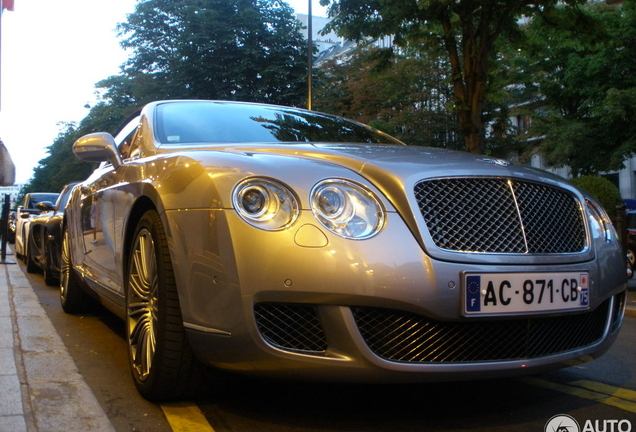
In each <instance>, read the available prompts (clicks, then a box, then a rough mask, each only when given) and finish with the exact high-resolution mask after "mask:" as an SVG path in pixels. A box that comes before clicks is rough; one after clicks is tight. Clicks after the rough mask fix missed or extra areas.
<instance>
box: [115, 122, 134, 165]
mask: <svg viewBox="0 0 636 432" xmlns="http://www.w3.org/2000/svg"><path fill="white" fill-rule="evenodd" d="M138 128H139V117H136V118H135V119H134V120H132V121H131V122H129V123H128V124H126V126H124V127H123V128H122V130H121V131H120V132H119V133H118V134H117V136H116V137H115V142H116V143H119V144H118V145H117V148H118V150H119V154H120V156H121V158H122V160H125V159H130V158H131V157H132V154H133V152H132V151H131V150H132V145H133V142H134V140H135V137H136V133H137V130H138Z"/></svg>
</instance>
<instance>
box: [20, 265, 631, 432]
mask: <svg viewBox="0 0 636 432" xmlns="http://www.w3.org/2000/svg"><path fill="white" fill-rule="evenodd" d="M20 265H21V266H23V264H22V263H21V262H20ZM28 279H29V280H30V282H31V284H32V286H33V287H34V290H35V292H36V294H37V296H38V298H39V299H40V302H41V303H42V306H43V307H44V309H45V311H46V313H47V314H48V315H49V318H50V319H51V321H52V323H53V325H54V326H55V328H56V330H57V332H58V333H59V335H60V336H61V338H62V339H63V341H64V343H65V344H66V346H67V348H68V350H69V352H70V354H71V356H72V357H73V359H74V361H75V363H76V365H77V367H78V369H79V371H80V373H81V374H82V376H84V377H85V379H86V382H87V383H88V385H89V386H90V387H91V389H92V390H93V392H94V394H95V396H96V398H97V400H98V401H99V403H100V404H101V405H102V407H103V408H104V411H105V412H106V414H107V415H108V416H109V418H110V420H111V422H112V424H113V426H114V427H115V429H116V430H117V431H121V432H131V431H139V432H171V431H174V432H182V431H183V432H185V431H188V432H210V431H215V432H230V431H232V432H252V431H253V432H270V431H271V432H274V431H276V432H280V431H285V432H309V431H311V432H322V431H338V432H389V431H390V432H395V431H404V432H423V431H449V430H452V431H469V430H470V431H472V432H475V431H515V432H520V431H528V432H530V431H532V432H537V431H543V430H544V427H545V426H546V423H547V422H548V420H549V419H550V418H552V417H553V416H555V415H558V414H569V415H570V416H572V417H574V418H575V419H576V420H577V421H578V422H579V424H580V426H581V428H582V430H584V429H583V428H584V425H585V424H586V422H587V421H588V420H589V421H591V422H592V423H591V424H592V425H594V424H596V423H598V424H599V427H605V430H606V432H610V431H614V430H615V431H627V430H628V429H627V426H629V427H630V429H629V430H630V431H631V430H633V431H636V343H634V342H635V341H636V336H635V335H636V318H633V317H626V319H625V324H624V326H623V329H622V330H621V334H620V336H619V339H618V341H617V343H616V344H615V345H614V346H613V347H612V349H611V350H610V351H609V352H608V353H607V354H606V355H605V356H603V357H602V358H600V359H598V360H595V361H593V362H590V363H585V364H582V365H578V366H574V367H570V368H567V369H562V370H559V371H555V372H551V373H547V374H543V375H537V376H532V377H527V378H521V379H519V378H517V379H501V380H489V381H473V382H459V383H435V384H418V385H338V384H327V383H319V384H315V383H314V384H307V383H293V382H280V381H257V380H251V379H232V380H230V381H228V382H224V383H221V384H217V385H214V386H211V387H210V392H209V394H207V395H206V396H203V397H201V398H200V399H199V400H196V401H187V402H184V403H179V404H164V405H159V404H154V403H150V402H148V401H146V400H144V399H143V398H141V397H140V396H139V395H138V394H137V392H136V390H135V387H134V385H133V383H132V380H131V378H130V372H129V371H128V364H127V360H126V344H125V342H124V327H123V323H122V322H121V321H120V320H119V319H117V318H116V317H115V316H114V315H112V314H111V313H109V312H108V311H105V310H102V311H99V312H97V313H95V314H92V315H85V316H71V315H67V314H65V313H64V312H63V311H62V309H61V307H60V305H59V298H58V290H57V289H56V288H52V287H49V286H46V285H45V284H44V282H43V280H42V276H41V275H37V274H36V275H28ZM595 422H596V423H595ZM619 422H622V423H619ZM600 430H603V429H600Z"/></svg>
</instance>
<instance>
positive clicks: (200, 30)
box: [102, 0, 307, 105]
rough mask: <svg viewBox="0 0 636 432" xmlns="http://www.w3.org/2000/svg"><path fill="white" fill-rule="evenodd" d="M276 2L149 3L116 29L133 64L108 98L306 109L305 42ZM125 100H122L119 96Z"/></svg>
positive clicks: (171, 0) (290, 12)
mask: <svg viewBox="0 0 636 432" xmlns="http://www.w3.org/2000/svg"><path fill="white" fill-rule="evenodd" d="M300 29H301V24H300V22H299V21H298V20H296V19H295V17H294V15H293V9H292V8H291V7H290V6H289V5H288V4H287V3H285V2H283V1H280V0H148V1H144V2H140V3H139V4H137V7H136V9H135V11H134V12H133V13H132V14H130V15H129V16H128V21H127V22H125V23H122V24H120V26H119V30H120V35H121V36H123V37H125V39H124V40H123V42H122V46H123V47H124V48H127V49H130V50H132V56H131V58H130V59H129V61H128V62H127V63H126V64H125V65H124V66H123V75H121V76H119V77H111V78H109V79H108V80H106V81H103V82H102V85H105V86H110V87H107V88H108V90H109V91H108V92H107V94H108V95H109V97H111V98H122V97H126V96H125V95H126V94H128V95H127V96H128V97H130V98H132V99H133V100H134V101H135V102H136V103H138V104H143V103H145V102H147V101H150V100H153V99H176V98H196V99H224V100H245V101H252V102H270V103H278V104H285V105H298V104H300V103H302V102H303V101H304V98H305V92H306V86H305V77H306V71H307V58H306V52H307V51H306V50H307V42H306V41H305V40H304V39H303V37H302V34H301V32H300ZM122 93H123V94H122Z"/></svg>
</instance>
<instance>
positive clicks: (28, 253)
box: [24, 236, 41, 273]
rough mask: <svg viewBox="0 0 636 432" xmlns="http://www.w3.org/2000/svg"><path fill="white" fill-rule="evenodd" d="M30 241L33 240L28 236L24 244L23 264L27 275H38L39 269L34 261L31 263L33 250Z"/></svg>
mask: <svg viewBox="0 0 636 432" xmlns="http://www.w3.org/2000/svg"><path fill="white" fill-rule="evenodd" d="M32 241H33V239H32V238H31V236H29V238H28V239H26V242H25V243H24V262H25V264H26V271H27V273H39V272H40V271H41V269H40V267H38V265H37V264H36V263H35V261H33V248H32V247H31V242H32Z"/></svg>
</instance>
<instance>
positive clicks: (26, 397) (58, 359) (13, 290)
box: [0, 255, 636, 432]
mask: <svg viewBox="0 0 636 432" xmlns="http://www.w3.org/2000/svg"><path fill="white" fill-rule="evenodd" d="M15 260H16V258H15V256H13V255H8V256H7V259H6V260H5V262H0V389H1V390H0V432H58V431H59V432H85V431H92V432H112V431H115V429H114V428H113V426H112V424H111V423H110V421H109V420H108V417H107V416H106V414H105V413H104V410H103V409H102V407H101V405H100V404H99V403H98V402H97V399H96V398H95V396H94V395H93V393H92V391H91V389H90V388H89V386H88V385H87V384H86V382H85V381H84V379H83V377H82V376H81V375H80V374H79V371H78V369H77V367H76V366H75V363H74V361H73V359H72V358H71V356H70V354H69V353H68V351H67V349H66V347H65V346H64V343H63V342H62V339H61V338H60V336H59V335H58V334H57V332H56V330H55V328H54V327H53V325H52V324H51V321H50V320H49V318H48V316H47V315H46V312H45V311H44V309H43V308H42V306H41V305H40V303H39V301H38V298H37V296H36V294H35V292H34V291H33V288H32V287H31V284H30V283H29V281H28V280H27V278H26V276H25V274H24V273H23V271H22V268H21V267H20V265H18V264H15ZM12 262H13V263H12ZM629 286H630V289H629V290H628V293H627V308H626V315H629V316H632V317H636V278H635V279H632V280H631V281H630V284H629Z"/></svg>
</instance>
